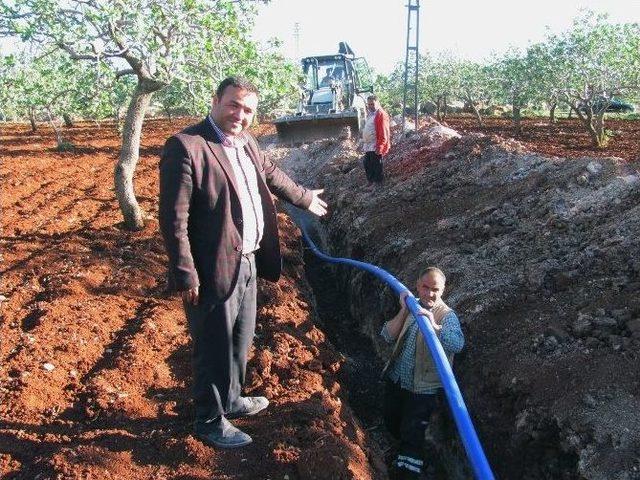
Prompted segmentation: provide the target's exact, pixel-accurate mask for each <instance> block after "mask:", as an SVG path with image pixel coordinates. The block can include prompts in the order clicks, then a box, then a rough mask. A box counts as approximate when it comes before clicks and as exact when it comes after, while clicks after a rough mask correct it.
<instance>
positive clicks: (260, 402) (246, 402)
mask: <svg viewBox="0 0 640 480" xmlns="http://www.w3.org/2000/svg"><path fill="white" fill-rule="evenodd" d="M268 406H269V400H267V399H266V397H238V399H237V400H236V401H235V402H234V404H233V407H232V408H231V411H230V412H229V413H228V414H227V418H238V417H250V416H251V415H255V414H256V413H259V412H261V411H262V410H264V409H265V408H267V407H268Z"/></svg>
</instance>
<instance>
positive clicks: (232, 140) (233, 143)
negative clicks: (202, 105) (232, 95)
mask: <svg viewBox="0 0 640 480" xmlns="http://www.w3.org/2000/svg"><path fill="white" fill-rule="evenodd" d="M207 119H208V120H209V123H210V124H211V126H212V127H213V130H214V131H215V132H216V135H218V137H219V138H220V143H222V145H223V146H225V147H231V148H242V147H244V146H245V145H246V144H247V142H248V141H249V140H248V138H247V136H246V135H245V133H244V132H240V134H239V135H236V136H235V137H229V136H228V135H225V134H224V132H223V131H222V130H220V127H218V125H217V124H216V122H214V121H213V118H211V115H207Z"/></svg>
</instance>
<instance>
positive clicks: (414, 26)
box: [402, 0, 420, 133]
mask: <svg viewBox="0 0 640 480" xmlns="http://www.w3.org/2000/svg"><path fill="white" fill-rule="evenodd" d="M419 39H420V0H409V3H408V5H407V50H406V53H405V58H404V95H403V100H402V132H403V133H404V131H405V117H406V115H407V107H409V108H411V106H413V112H414V114H413V121H414V124H415V128H416V130H417V129H418V108H419V106H418V62H419V58H420V54H419V52H418V41H419ZM407 97H410V98H409V102H410V103H407ZM411 97H413V98H411Z"/></svg>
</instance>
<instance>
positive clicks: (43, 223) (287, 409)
mask: <svg viewBox="0 0 640 480" xmlns="http://www.w3.org/2000/svg"><path fill="white" fill-rule="evenodd" d="M192 121H193V120H192V119H182V120H180V121H179V122H178V123H174V124H171V123H168V122H162V121H151V122H148V123H147V124H146V125H145V130H144V137H143V146H142V149H141V150H142V156H141V159H140V165H139V166H138V174H137V176H136V191H137V195H138V199H139V201H140V202H141V204H142V207H143V208H144V209H145V211H146V212H147V213H148V214H149V219H148V222H147V227H146V228H145V229H144V230H143V231H140V232H136V233H128V232H125V231H123V230H122V229H121V228H120V225H119V222H120V221H121V220H120V214H119V212H118V207H117V202H116V200H115V197H114V194H113V191H112V187H111V185H112V178H113V166H114V162H115V160H116V158H117V154H118V142H119V139H118V137H117V135H116V133H115V129H114V128H113V126H112V125H111V126H109V125H102V126H100V127H96V126H95V125H92V124H91V125H79V126H77V127H74V128H72V129H69V130H67V131H65V136H66V137H67V138H69V139H70V140H71V141H72V142H73V143H75V144H76V145H77V146H78V148H77V149H76V150H75V151H74V152H70V153H65V154H59V153H56V152H55V151H54V150H53V146H54V145H55V140H54V137H53V134H52V132H51V131H48V130H46V129H43V131H42V132H40V133H38V134H31V133H29V132H28V131H27V128H26V127H25V126H19V125H17V126H10V127H3V131H2V137H1V138H0V140H1V145H2V151H1V152H0V153H1V156H2V165H1V166H0V178H1V179H2V182H3V185H4V191H3V195H2V197H1V198H0V201H1V206H2V214H3V232H2V236H1V237H0V248H1V250H2V259H1V260H2V264H1V267H0V269H1V274H2V286H1V288H0V294H1V295H2V297H0V308H1V309H2V317H1V320H0V476H2V478H20V479H33V478H41V479H45V478H68V479H73V478H122V479H129V478H140V479H152V478H153V479H157V478H190V479H196V478H202V479H205V478H207V479H209V478H216V479H232V478H250V479H253V478H279V479H282V478H289V479H291V480H295V479H309V480H310V479H327V480H329V479H331V480H333V479H384V478H386V473H385V467H384V464H383V463H382V461H381V460H380V459H381V458H382V457H381V454H380V453H379V452H378V451H377V449H376V448H375V447H374V446H373V445H372V444H371V442H370V441H369V438H368V435H367V433H366V432H365V431H363V430H362V428H361V427H360V425H359V423H358V422H357V421H356V420H355V419H354V417H353V414H352V412H351V409H350V407H349V406H348V405H347V404H346V402H345V401H344V398H345V392H344V390H343V389H342V388H341V385H340V384H339V383H338V382H337V375H336V372H337V371H338V369H340V368H341V365H342V362H343V359H342V357H341V356H340V355H339V354H337V353H336V352H335V351H334V349H333V347H332V346H331V344H330V343H329V342H327V340H326V339H325V336H324V333H323V332H322V331H320V330H319V329H318V328H317V327H315V325H314V321H313V320H314V317H313V312H312V309H311V307H310V303H311V297H310V292H309V290H308V287H307V286H306V282H305V280H304V271H303V261H302V257H301V254H300V250H301V249H300V245H299V243H298V242H299V240H298V232H297V230H296V229H295V228H294V226H293V225H292V224H291V222H290V220H289V219H288V218H287V217H286V216H285V215H284V214H280V215H279V222H280V225H281V227H282V229H283V237H284V238H283V242H284V246H283V253H284V259H285V275H284V278H283V279H282V280H281V281H280V283H279V284H277V285H272V284H266V283H264V284H260V292H259V295H260V298H259V307H260V309H259V317H258V330H257V338H256V342H255V349H254V351H253V354H252V359H251V361H250V367H249V372H248V378H249V392H251V393H254V394H260V395H262V394H264V395H266V396H267V397H269V399H270V400H271V402H272V404H271V406H270V408H269V409H268V411H267V412H266V413H265V414H264V415H259V416H256V417H252V418H249V419H243V420H241V421H239V425H240V426H241V428H243V429H245V430H246V431H247V432H249V433H250V434H251V435H252V436H253V437H254V443H253V444H252V445H251V446H250V447H247V448H245V449H240V450H237V451H216V450H214V449H212V448H209V447H207V446H204V445H203V444H202V443H200V442H199V441H197V440H196V439H195V438H194V437H193V436H192V435H191V421H192V417H193V412H192V406H191V404H190V401H189V397H190V395H189V391H188V389H189V387H190V386H189V384H188V382H189V379H190V365H189V363H190V358H189V357H190V348H189V345H188V334H187V330H186V325H185V320H184V314H183V312H182V308H181V306H180V304H179V301H178V300H177V299H175V298H167V297H166V295H165V294H164V289H165V280H164V279H165V267H166V259H165V256H164V248H163V246H162V242H161V240H160V236H159V234H158V229H157V222H156V221H155V220H154V218H155V217H156V215H157V203H156V198H157V193H158V192H157V162H158V153H159V151H160V148H161V146H162V143H163V142H164V140H165V139H166V138H167V136H168V135H169V134H170V133H173V132H175V131H177V130H179V129H180V128H181V127H182V126H183V125H186V124H188V123H191V122H192Z"/></svg>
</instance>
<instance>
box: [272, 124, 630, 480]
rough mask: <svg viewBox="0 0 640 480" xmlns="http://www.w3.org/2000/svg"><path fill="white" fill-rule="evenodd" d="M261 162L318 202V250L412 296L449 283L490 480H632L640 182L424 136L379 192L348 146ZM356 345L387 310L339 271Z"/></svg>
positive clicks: (466, 386) (599, 164)
mask: <svg viewBox="0 0 640 480" xmlns="http://www.w3.org/2000/svg"><path fill="white" fill-rule="evenodd" d="M268 149H269V151H270V152H271V154H272V155H273V156H275V157H276V158H280V159H281V162H282V164H283V165H284V166H285V167H286V168H287V169H288V170H289V171H290V172H292V173H293V174H294V175H295V176H297V177H298V179H300V180H303V181H304V182H305V183H307V184H313V183H315V184H316V185H318V187H324V188H325V190H326V197H327V199H328V201H329V203H330V207H331V214H330V217H329V218H328V219H327V220H326V221H324V222H323V227H324V240H325V247H326V248H328V249H329V250H330V251H331V253H333V254H334V255H337V256H345V257H351V258H356V259H359V260H363V261H366V262H370V263H373V264H376V265H379V266H381V267H383V268H385V269H387V270H388V271H390V272H391V273H393V274H394V275H396V276H397V277H398V278H399V279H400V280H401V281H403V282H404V283H405V284H406V285H408V286H410V287H412V286H413V282H414V279H415V277H416V275H417V274H418V272H420V271H421V270H422V269H424V268H425V267H426V266H428V265H437V266H439V267H441V268H442V269H443V270H444V271H445V272H446V274H447V276H448V292H447V294H446V300H447V301H448V303H449V304H450V305H451V306H452V307H454V308H455V309H456V310H457V311H458V313H459V315H460V317H461V319H462V320H463V322H464V326H463V328H464V331H465V335H466V338H467V345H466V348H465V351H464V352H463V353H462V354H461V355H460V356H459V358H458V360H457V362H456V368H455V370H456V372H457V376H458V379H459V383H460V385H461V388H462V391H463V393H464V395H465V398H466V401H467V404H468V407H469V410H470V412H471V414H472V416H473V418H474V422H475V424H476V427H477V429H478V431H479V435H480V438H481V439H482V441H483V444H484V446H485V448H486V450H487V453H488V455H489V457H490V462H491V464H492V466H493V468H494V470H495V472H496V474H497V476H498V477H500V478H529V479H540V478H566V479H573V478H587V479H592V480H605V479H607V480H614V479H615V480H623V479H637V478H640V433H639V432H640V362H639V356H640V295H639V292H640V255H639V252H640V248H639V247H640V240H639V239H640V176H639V174H638V171H637V169H636V167H637V166H635V165H633V164H629V163H627V162H625V161H624V160H622V159H620V158H615V157H610V158H586V157H585V158H573V159H565V158H549V157H544V156H541V155H539V154H535V153H531V152H530V151H528V150H527V149H526V148H525V147H524V146H523V145H522V144H520V143H518V142H517V141H514V140H505V139H502V138H500V137H493V136H485V135H482V134H468V135H463V136H460V135H459V134H458V133H457V132H455V131H452V130H451V129H448V128H446V127H443V126H441V125H439V124H437V123H432V124H431V125H428V126H426V127H424V128H422V129H421V130H419V131H418V132H417V133H415V134H414V135H413V136H411V137H409V138H396V139H395V143H394V148H393V149H392V152H391V154H390V155H389V156H388V158H387V159H386V164H385V173H386V179H385V181H384V183H383V184H382V185H367V182H366V180H365V177H364V172H363V169H362V165H361V159H360V156H361V155H360V153H358V152H357V150H356V148H355V144H354V143H352V142H351V141H350V140H344V141H322V142H315V143H313V144H311V145H308V146H304V147H302V148H301V149H298V150H287V149H284V148H280V147H278V146H276V145H271V146H270V147H269V148H268ZM340 275H341V281H342V286H343V287H344V291H345V292H346V293H345V294H346V295H348V301H349V304H350V309H351V312H352V314H353V316H354V317H355V318H357V319H358V320H359V324H360V326H361V331H362V333H364V334H366V335H368V336H370V337H371V338H372V339H374V342H375V343H376V345H377V346H378V352H379V354H380V355H381V356H384V355H386V350H385V348H386V347H385V346H383V345H382V343H381V342H380V341H379V340H378V339H377V335H378V332H379V330H380V326H381V324H382V322H383V321H384V319H386V318H388V317H389V316H390V315H392V314H393V313H394V312H395V311H396V308H397V299H396V298H394V297H393V296H392V294H391V293H390V291H389V290H388V289H386V288H384V287H383V286H382V285H381V284H380V283H378V281H377V280H374V279H373V278H372V277H371V276H369V275H368V274H365V273H362V272H360V271H357V270H341V272H340Z"/></svg>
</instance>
